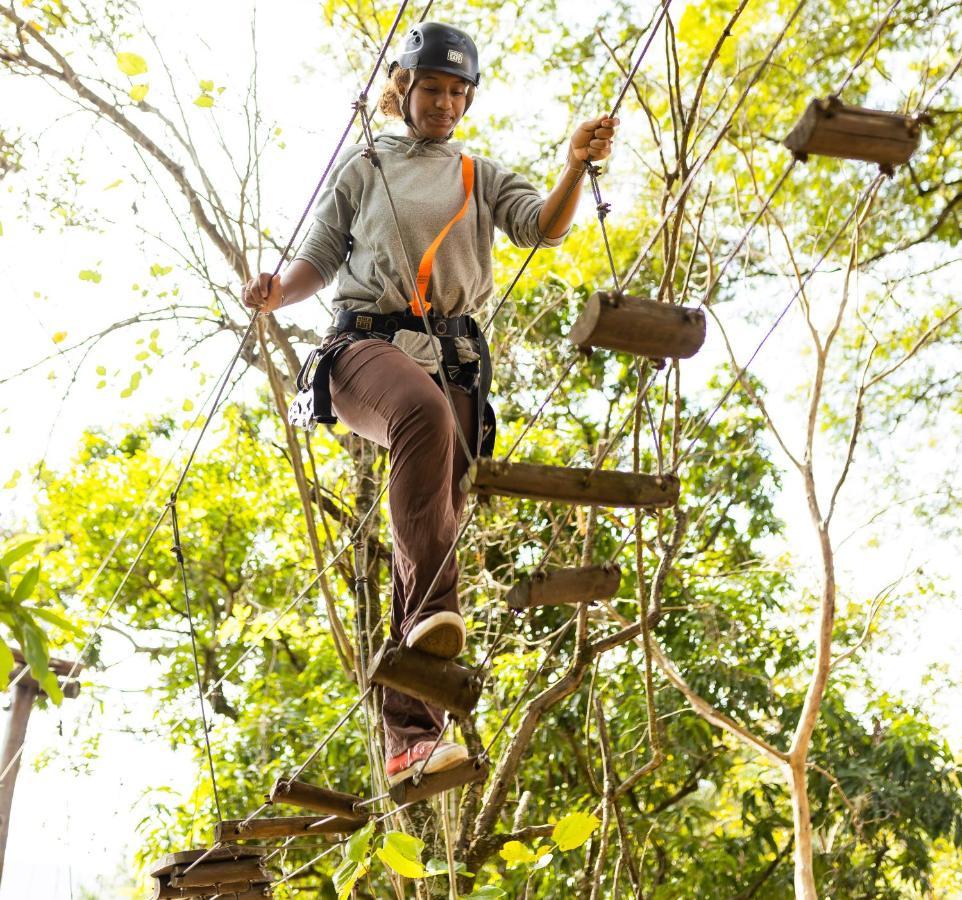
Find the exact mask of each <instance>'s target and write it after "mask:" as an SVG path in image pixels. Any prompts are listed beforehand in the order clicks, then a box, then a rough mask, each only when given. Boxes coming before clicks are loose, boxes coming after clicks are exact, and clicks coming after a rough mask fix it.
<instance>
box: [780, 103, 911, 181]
mask: <svg viewBox="0 0 962 900" xmlns="http://www.w3.org/2000/svg"><path fill="white" fill-rule="evenodd" d="M921 131H922V120H921V119H920V118H919V117H918V116H903V115H899V114H898V113H890V112H882V111H880V110H876V109H865V107H862V106H846V105H845V104H844V103H842V101H841V100H839V99H838V97H827V98H825V99H824V100H813V101H812V102H811V103H809V104H808V109H806V110H805V112H804V113H803V114H802V117H801V118H800V119H799V120H798V122H797V123H796V124H795V127H794V128H793V129H792V130H791V131H790V132H789V134H788V137H786V138H785V141H784V143H785V146H786V147H788V149H789V150H791V151H792V154H793V155H794V156H795V158H796V159H798V160H801V161H803V162H804V161H805V160H806V159H808V155H809V154H810V153H811V154H815V155H817V156H834V157H837V158H840V159H857V160H862V161H863V162H874V163H878V164H879V165H880V166H881V167H882V170H883V171H885V172H888V173H891V172H892V171H894V168H895V166H898V165H902V164H903V163H907V162H908V161H909V160H910V159H911V158H912V154H913V153H915V151H916V150H917V149H918V146H919V138H920V136H921Z"/></svg>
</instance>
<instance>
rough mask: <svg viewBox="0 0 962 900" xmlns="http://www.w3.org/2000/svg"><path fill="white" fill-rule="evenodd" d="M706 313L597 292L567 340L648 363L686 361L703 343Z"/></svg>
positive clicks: (621, 295) (579, 345)
mask: <svg viewBox="0 0 962 900" xmlns="http://www.w3.org/2000/svg"><path fill="white" fill-rule="evenodd" d="M705 328H706V325H705V313H704V310H701V309H693V308H691V307H686V306H673V305H672V304H670V303H659V302H658V301H657V300H648V299H644V298H642V297H632V296H630V295H629V294H616V293H614V292H613V291H598V292H597V293H594V294H592V295H591V296H590V297H589V298H588V301H587V302H586V303H585V306H584V309H583V310H582V311H581V315H580V316H578V320H577V321H576V322H575V324H574V325H573V326H572V327H571V331H570V333H569V334H568V340H569V341H571V343H572V344H575V345H576V346H578V347H581V348H582V349H589V348H592V347H604V348H606V349H608V350H621V351H623V352H625V353H632V354H634V355H635V356H647V357H649V358H651V359H677V358H680V359H688V358H689V357H690V356H694V355H695V354H696V353H697V352H698V351H699V350H700V349H701V345H702V344H703V343H705Z"/></svg>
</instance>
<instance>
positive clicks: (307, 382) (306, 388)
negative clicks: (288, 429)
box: [287, 349, 321, 432]
mask: <svg viewBox="0 0 962 900" xmlns="http://www.w3.org/2000/svg"><path fill="white" fill-rule="evenodd" d="M320 358H321V351H320V349H314V350H312V351H311V353H310V355H309V356H308V357H307V359H306V360H305V361H304V365H303V366H301V371H300V372H298V373H297V381H296V382H295V384H296V385H297V393H296V394H295V395H294V399H293V400H291V405H290V406H289V407H288V408H287V421H288V422H289V423H290V424H291V425H293V426H294V427H295V428H303V429H304V430H305V431H308V432H310V431H313V430H314V429H315V428H317V419H316V418H315V417H314V373H315V371H316V369H317V364H318V362H319V361H320Z"/></svg>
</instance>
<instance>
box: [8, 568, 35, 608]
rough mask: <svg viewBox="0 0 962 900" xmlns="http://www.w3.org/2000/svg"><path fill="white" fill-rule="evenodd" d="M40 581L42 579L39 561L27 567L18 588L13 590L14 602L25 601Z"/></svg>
mask: <svg viewBox="0 0 962 900" xmlns="http://www.w3.org/2000/svg"><path fill="white" fill-rule="evenodd" d="M38 581H40V564H39V563H37V565H35V566H32V567H31V568H29V569H27V572H26V574H25V575H24V576H23V578H21V579H20V584H18V585H17V588H16V590H15V591H14V592H13V602H14V603H23V601H24V600H26V599H27V598H28V597H29V596H30V595H31V594H32V593H33V590H34V588H35V587H36V586H37V582H38Z"/></svg>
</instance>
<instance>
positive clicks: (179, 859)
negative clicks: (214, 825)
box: [150, 844, 267, 878]
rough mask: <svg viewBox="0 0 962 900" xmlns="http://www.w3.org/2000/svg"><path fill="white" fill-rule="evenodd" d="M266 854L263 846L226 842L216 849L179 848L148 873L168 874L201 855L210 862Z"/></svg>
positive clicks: (195, 860) (252, 857) (156, 875)
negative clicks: (243, 845) (244, 845)
mask: <svg viewBox="0 0 962 900" xmlns="http://www.w3.org/2000/svg"><path fill="white" fill-rule="evenodd" d="M266 854H267V850H266V849H265V848H263V847H239V846H237V845H236V844H228V845H227V846H225V847H218V848H217V849H216V850H210V849H207V848H204V849H202V850H180V851H178V852H177V853H168V854H167V855H166V856H165V857H164V858H163V859H161V860H160V862H158V863H156V864H155V866H154V868H153V869H151V872H150V874H151V875H152V876H153V877H154V878H159V877H160V876H161V875H170V874H171V873H172V872H173V871H174V869H176V868H177V867H178V866H180V867H181V868H184V867H186V866H189V865H190V864H191V863H195V862H197V860H199V859H200V858H201V857H203V859H204V862H205V863H210V862H223V861H225V860H234V859H260V857H262V856H265V855H266Z"/></svg>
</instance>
